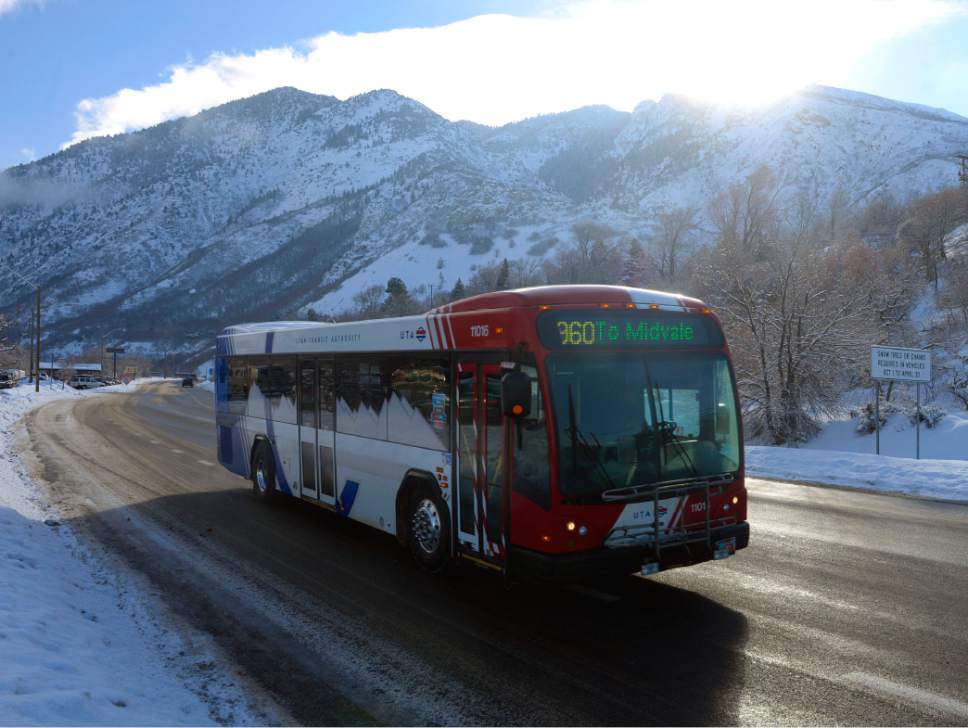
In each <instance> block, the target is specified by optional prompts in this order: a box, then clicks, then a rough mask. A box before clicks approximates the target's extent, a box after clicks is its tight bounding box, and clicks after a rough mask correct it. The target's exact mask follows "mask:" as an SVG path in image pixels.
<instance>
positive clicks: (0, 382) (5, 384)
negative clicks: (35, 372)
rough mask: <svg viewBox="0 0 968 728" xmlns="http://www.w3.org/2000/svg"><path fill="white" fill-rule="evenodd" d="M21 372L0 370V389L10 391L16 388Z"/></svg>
mask: <svg viewBox="0 0 968 728" xmlns="http://www.w3.org/2000/svg"><path fill="white" fill-rule="evenodd" d="M21 375H22V372H21V371H20V370H18V369H0V389H11V388H13V387H16V386H17V381H18V380H19V379H20V377H21Z"/></svg>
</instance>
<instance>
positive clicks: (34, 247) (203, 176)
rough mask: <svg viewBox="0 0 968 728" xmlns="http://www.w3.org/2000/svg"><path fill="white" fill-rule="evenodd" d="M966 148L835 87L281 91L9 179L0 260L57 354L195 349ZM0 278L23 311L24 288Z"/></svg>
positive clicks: (931, 125)
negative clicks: (415, 95) (690, 215)
mask: <svg viewBox="0 0 968 728" xmlns="http://www.w3.org/2000/svg"><path fill="white" fill-rule="evenodd" d="M966 150H968V119H965V118H963V117H960V116H958V115H957V114H953V113H951V112H947V111H945V110H943V109H941V110H939V109H931V108H929V107H923V106H920V105H917V104H908V103H905V102H896V101H892V100H890V99H881V98H880V97H875V96H870V95H868V94H861V93H858V92H852V91H846V90H843V89H835V88H832V87H810V88H808V89H805V90H804V91H802V92H801V93H799V94H796V95H793V96H790V97H787V98H786V99H783V100H781V101H778V102H776V103H774V104H771V105H768V106H766V107H762V108H756V109H740V108H739V107H735V108H732V107H729V108H727V107H719V106H713V105H708V104H701V103H699V102H697V101H695V100H693V99H687V98H685V97H680V96H674V95H667V96H665V97H663V98H662V99H661V100H660V101H658V102H643V103H642V104H639V105H638V106H636V108H635V110H634V111H632V112H622V111H616V110H614V109H611V108H610V107H607V106H602V105H592V106H586V107H582V108H579V109H574V110H571V111H567V112H562V113H559V114H548V115H541V116H537V117H532V118H530V119H525V120H522V121H519V122H513V123H511V124H506V125H503V126H500V127H487V126H483V125H479V124H474V123H473V122H451V121H448V120H447V119H445V118H443V117H442V116H440V115H439V114H437V113H436V112H434V111H432V110H431V109H429V108H427V107H426V106H424V105H423V104H421V103H420V102H417V101H415V100H413V99H409V98H407V97H405V96H402V95H400V94H398V93H397V92H395V91H392V90H389V89H380V90H374V91H370V92H367V93H365V94H360V95H358V96H354V97H351V98H349V99H346V100H345V101H340V100H339V99H336V98H335V97H331V96H319V95H315V94H310V93H308V92H304V91H300V90H298V89H295V88H293V87H281V88H278V89H273V90H271V91H267V92H264V93H262V94H257V95H254V96H251V97H248V98H245V99H238V100H235V101H231V102H228V103H226V104H223V105H220V106H216V107H213V108H210V109H206V110H205V111H202V112H200V113H198V114H196V115H194V116H190V117H183V118H180V119H174V120H171V121H167V122H164V123H163V124H159V125H157V126H154V127H150V128H148V129H143V130H139V131H136V132H131V133H127V134H121V135H114V136H110V137H98V138H93V139H89V140H86V141H84V142H80V143H78V144H76V145H73V146H71V147H69V148H67V149H65V150H64V151H62V152H58V153H56V154H53V155H49V156H47V157H44V158H43V159H40V160H37V161H35V162H32V163H30V164H26V165H18V166H16V167H11V168H9V169H7V170H5V171H4V172H2V173H0V255H3V256H4V258H5V260H7V261H8V262H16V263H17V264H18V265H19V266H25V267H26V268H27V269H29V270H31V271H32V273H33V274H34V276H35V277H36V278H37V279H39V280H40V282H41V283H42V284H43V286H44V288H45V289H46V291H47V292H46V294H45V298H46V300H47V303H48V306H49V308H48V313H47V321H48V322H49V328H48V330H49V332H50V340H51V343H52V344H54V345H55V346H56V345H60V346H62V347H70V346H79V345H80V344H79V343H77V342H78V341H79V340H81V341H86V342H88V343H90V342H91V341H93V340H96V339H97V338H98V337H99V336H103V335H105V334H107V333H110V332H111V330H112V329H119V330H120V331H121V332H123V336H124V338H125V339H126V340H128V341H130V342H132V343H133V345H135V346H139V345H140V346H143V347H144V348H146V349H151V348H162V347H163V348H166V349H176V350H181V351H184V352H190V351H201V350H203V349H204V348H205V347H207V346H208V345H209V344H210V341H211V337H212V336H213V335H214V332H215V331H216V330H217V329H218V328H220V327H221V326H222V325H225V324H228V323H232V322H233V321H236V320H242V319H245V320H258V319H260V318H261V319H272V318H278V317H279V316H285V315H290V316H291V315H295V314H297V313H298V312H300V311H305V310H306V308H307V307H309V306H313V307H315V308H317V310H320V309H322V310H324V311H338V310H340V309H341V308H346V307H347V306H348V305H349V304H350V303H351V299H352V295H353V293H355V292H357V291H358V290H360V289H361V288H362V287H365V286H367V285H372V284H374V283H385V281H386V277H388V276H387V273H388V271H391V270H392V271H398V272H400V273H403V274H404V275H405V277H407V278H409V281H408V282H409V283H410V284H411V285H419V284H428V285H434V286H435V287H438V289H439V287H444V288H449V287H450V286H452V285H453V283H454V282H455V281H456V279H457V278H458V277H463V278H465V280H466V278H467V277H468V275H469V274H470V273H471V272H472V270H473V267H474V266H479V265H481V264H484V263H487V262H489V261H491V260H494V259H495V257H497V259H500V258H501V257H508V258H511V259H515V258H525V257H531V258H534V259H535V260H537V261H540V259H541V258H542V257H544V256H546V255H549V254H552V253H553V251H554V249H555V246H556V245H559V244H560V243H561V241H566V240H567V239H568V238H569V236H570V234H571V233H570V231H571V226H572V225H573V224H574V223H575V222H578V221H582V220H595V221H598V222H602V223H604V224H607V225H609V226H610V227H612V228H613V229H615V230H616V231H617V232H618V233H619V234H622V235H626V236H634V237H637V238H640V239H643V240H647V238H648V235H649V228H650V225H651V223H652V221H653V220H654V218H655V215H656V214H657V213H658V212H660V211H662V210H665V209H669V208H670V207H676V206H693V207H697V208H699V209H700V210H702V209H705V206H706V204H707V203H708V201H709V200H710V199H712V197H713V196H715V194H716V193H717V192H719V191H722V190H723V189H726V188H727V187H728V186H729V185H730V184H732V183H734V182H737V181H741V180H743V179H745V177H746V176H748V175H749V174H751V173H752V172H753V171H754V170H755V169H756V168H757V167H759V166H761V165H762V164H764V163H770V164H771V166H773V167H774V169H775V170H776V171H777V173H778V174H779V175H781V176H782V177H783V180H784V191H783V199H782V200H781V202H782V204H786V205H793V204H795V203H797V202H798V201H801V200H802V199H803V197H804V196H809V197H811V199H815V200H817V201H818V202H822V201H823V200H826V199H829V197H830V196H831V195H832V194H834V192H835V190H837V189H845V190H847V191H848V195H849V201H850V204H855V205H856V204H863V202H864V201H865V200H869V199H871V197H872V196H874V195H876V194H880V193H889V194H893V195H895V196H898V197H903V196H907V195H912V194H918V193H922V192H926V191H928V190H930V189H934V188H936V187H938V186H940V185H941V184H943V183H945V182H948V183H950V182H951V181H952V180H954V179H956V177H955V171H954V170H955V160H954V154H955V153H957V152H964V151H966ZM529 251H530V252H529ZM535 251H538V252H535ZM434 259H436V262H435V261H434ZM388 266H389V267H388ZM390 274H395V273H390ZM381 278H382V280H381ZM0 282H2V283H3V284H4V285H5V286H6V287H7V289H8V290H11V292H12V293H13V295H7V296H4V299H3V300H0V311H4V312H6V313H8V314H12V315H14V316H16V313H17V309H18V307H19V308H24V307H25V306H26V305H27V304H28V298H29V292H27V291H23V290H19V289H17V290H14V289H13V279H12V278H11V277H10V274H8V273H5V272H2V271H0Z"/></svg>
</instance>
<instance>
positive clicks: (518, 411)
mask: <svg viewBox="0 0 968 728" xmlns="http://www.w3.org/2000/svg"><path fill="white" fill-rule="evenodd" d="M511 412H512V413H513V414H516V415H520V414H521V413H523V412H524V407H522V406H521V405H519V404H516V405H514V406H513V407H511Z"/></svg>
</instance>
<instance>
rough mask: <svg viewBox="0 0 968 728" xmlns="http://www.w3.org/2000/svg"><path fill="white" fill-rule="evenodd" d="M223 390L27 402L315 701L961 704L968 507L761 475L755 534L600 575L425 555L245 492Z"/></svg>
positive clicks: (752, 714)
mask: <svg viewBox="0 0 968 728" xmlns="http://www.w3.org/2000/svg"><path fill="white" fill-rule="evenodd" d="M211 410H212V399H211V395H210V394H209V393H207V392H205V391H202V390H198V389H194V390H191V389H186V390H182V389H181V388H180V387H178V386H176V385H175V384H173V383H163V384H155V385H151V386H150V387H148V388H146V389H143V390H140V391H138V392H136V393H133V394H104V395H103V396H99V397H93V398H86V399H83V400H79V401H62V402H55V403H52V404H50V405H48V406H46V407H44V408H42V409H40V410H38V411H36V412H34V413H33V414H31V415H30V416H29V419H28V421H27V426H28V430H29V434H30V443H31V447H32V449H33V454H32V455H33V462H34V467H35V468H36V470H37V475H38V476H39V477H41V478H43V480H44V481H45V482H46V487H48V488H49V490H50V495H51V497H52V499H53V500H54V501H55V502H57V503H58V504H59V505H60V506H61V507H62V508H63V509H64V511H65V512H66V513H67V514H68V517H69V518H70V520H71V523H72V525H73V526H74V527H75V528H77V529H78V530H79V531H80V532H81V533H82V534H84V535H86V536H87V537H89V538H91V539H93V540H94V541H95V542H96V543H97V544H98V545H99V546H100V547H105V548H109V549H111V550H112V551H113V552H114V553H117V554H120V555H121V556H123V558H124V559H126V560H127V561H128V563H129V564H130V565H131V566H133V567H134V568H136V569H138V570H139V571H141V572H143V573H144V574H146V575H147V576H148V577H149V578H150V579H151V581H152V583H153V585H154V586H155V587H156V589H157V591H158V592H159V593H161V594H162V595H163V597H164V600H165V603H166V605H167V606H168V607H169V608H170V609H171V611H172V612H173V613H174V614H175V615H176V618H179V619H185V620H188V621H189V622H191V623H192V624H193V625H194V626H195V627H198V628H200V629H202V630H204V631H206V632H208V633H210V634H212V635H213V636H214V637H215V639H216V640H217V642H218V643H219V645H220V646H221V647H222V648H223V649H224V650H225V652H226V653H227V654H228V655H230V656H231V659H233V660H235V662H236V663H237V666H238V668H239V669H241V670H244V671H245V672H246V673H247V674H248V675H249V676H250V677H252V678H253V679H255V680H257V681H258V682H259V683H260V684H261V685H263V686H264V687H265V688H266V689H267V690H268V691H269V692H270V693H271V694H272V695H273V696H274V697H275V698H276V699H277V700H278V701H279V703H280V704H281V705H283V706H284V707H285V708H286V709H288V711H289V712H290V713H291V714H292V715H293V716H294V717H295V718H296V719H298V720H300V721H302V722H304V723H310V724H367V723H374V722H380V723H402V724H424V723H439V724H502V725H507V724H544V725H570V724H594V725H647V724H673V725H701V724H761V723H767V724H835V723H840V724H844V723H846V724H878V725H920V724H960V725H964V724H968V506H965V505H952V504H943V503H934V502H928V501H919V500H912V499H905V498H896V497H889V496H878V495H870V494H863V493H853V492H846V491H840V490H832V489H821V488H813V487H808V486H801V485H793V484H789V483H775V482H769V481H757V480H753V481H750V482H749V483H748V487H749V489H750V507H749V518H750V523H751V528H752V536H751V545H750V547H749V548H748V549H746V550H744V551H741V552H739V554H737V556H735V557H734V558H731V559H728V560H726V561H722V562H713V563H707V564H702V565H700V566H696V567H692V568H688V569H680V570H676V571H672V572H668V573H665V574H661V575H659V576H657V577H654V578H652V579H649V580H642V579H637V578H630V579H628V580H627V582H625V583H622V584H619V585H612V586H610V587H609V590H608V591H595V590H584V589H570V588H566V587H537V586H529V585H520V586H517V587H515V588H514V589H512V590H510V591H508V590H506V589H505V588H504V586H503V584H502V582H501V580H500V579H499V578H498V577H497V576H496V575H493V574H491V573H489V572H485V571H482V570H479V569H476V568H474V567H472V566H466V567H461V568H459V569H456V570H452V571H451V572H450V573H449V574H447V575H446V576H444V577H435V576H430V575H426V574H424V573H421V572H420V571H418V570H417V569H416V568H415V567H414V566H413V565H412V564H411V563H410V561H409V559H408V557H407V556H406V554H405V553H404V552H403V551H402V550H401V549H400V548H399V547H398V546H397V544H396V542H395V541H394V540H393V539H392V538H390V537H388V536H385V535H383V534H380V533H378V532H376V531H373V530H371V529H368V528H366V527H364V526H360V525H358V524H354V523H351V522H348V521H345V520H342V519H339V518H338V517H336V516H334V515H332V514H330V513H328V512H325V511H322V510H320V509H318V508H314V507H313V506H310V505H308V504H305V503H300V502H298V501H292V502H288V503H285V504H283V505H281V506H277V507H266V506H263V505H261V504H259V503H257V502H255V501H254V500H253V499H252V498H251V496H250V494H249V484H248V482H247V481H245V480H243V479H241V478H239V477H237V476H234V475H232V474H230V473H228V472H227V471H225V470H223V469H222V468H221V467H219V466H218V465H217V464H216V454H215V451H214V444H215V438H214V425H213V418H212V415H211Z"/></svg>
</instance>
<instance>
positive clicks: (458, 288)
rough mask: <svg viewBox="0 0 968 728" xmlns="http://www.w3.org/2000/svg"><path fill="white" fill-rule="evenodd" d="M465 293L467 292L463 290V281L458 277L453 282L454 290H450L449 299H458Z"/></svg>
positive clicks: (452, 300)
mask: <svg viewBox="0 0 968 728" xmlns="http://www.w3.org/2000/svg"><path fill="white" fill-rule="evenodd" d="M466 295H467V292H466V291H465V290H464V281H462V280H461V279H460V278H458V279H457V283H455V284H454V290H452V291H451V292H450V300H451V302H454V301H459V300H460V299H462V298H464V297H465V296H466Z"/></svg>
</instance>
